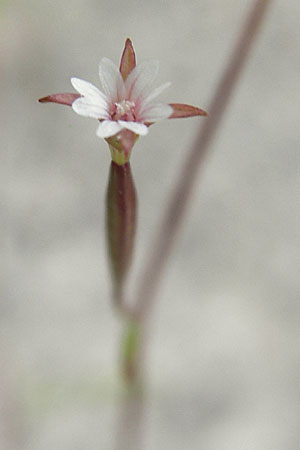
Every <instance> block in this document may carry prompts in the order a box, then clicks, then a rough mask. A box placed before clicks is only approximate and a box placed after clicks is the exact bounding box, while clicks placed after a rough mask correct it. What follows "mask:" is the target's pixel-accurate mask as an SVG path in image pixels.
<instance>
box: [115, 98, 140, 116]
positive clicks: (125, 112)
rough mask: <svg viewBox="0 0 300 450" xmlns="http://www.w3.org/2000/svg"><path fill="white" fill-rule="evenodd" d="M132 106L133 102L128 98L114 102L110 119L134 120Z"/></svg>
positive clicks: (133, 105) (133, 106)
mask: <svg viewBox="0 0 300 450" xmlns="http://www.w3.org/2000/svg"><path fill="white" fill-rule="evenodd" d="M134 108H135V104H134V102H131V101H130V100H122V101H121V102H118V103H115V104H114V106H113V111H112V119H113V120H126V121H135V115H134Z"/></svg>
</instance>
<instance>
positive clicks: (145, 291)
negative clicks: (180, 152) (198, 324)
mask: <svg viewBox="0 0 300 450" xmlns="http://www.w3.org/2000/svg"><path fill="white" fill-rule="evenodd" d="M271 1H272V0H257V1H255V3H254V4H253V7H252V9H251V10H250V13H249V16H248V18H247V20H246V23H245V26H244V27H243V28H242V32H241V36H240V37H239V38H238V40H237V43H236V46H235V48H234V50H233V53H232V56H231V58H230V59H229V62H228V64H227V66H226V67H225V70H224V72H223V75H222V76H221V79H220V82H219V85H218V87H217V89H216V93H215V95H214V97H213V99H212V102H211V106H210V107H209V109H208V111H209V118H208V119H207V120H206V121H205V123H204V124H203V126H202V127H201V129H200V131H199V134H198V136H197V138H196V140H195V143H194V145H193V147H192V149H191V151H190V153H189V155H188V156H187V159H186V161H185V164H184V167H183V169H182V170H181V173H180V175H179V178H178V179H176V187H175V190H174V193H173V195H172V197H171V199H170V203H169V206H168V207H167V209H166V213H165V215H164V217H163V220H162V223H161V226H160V228H159V231H158V234H157V235H156V236H155V238H154V241H153V243H152V245H151V251H150V257H149V258H147V260H146V263H145V266H144V271H143V273H142V276H141V277H140V283H139V284H138V286H137V290H136V295H135V297H134V300H135V303H134V307H133V308H131V309H128V308H127V309H126V310H125V318H126V320H125V321H126V323H127V328H126V330H125V334H124V339H123V351H122V367H123V377H124V379H125V380H126V381H127V387H128V392H127V397H126V399H125V402H124V408H123V409H122V411H121V416H120V420H119V430H118V433H117V443H116V444H117V445H116V450H126V449H128V450H129V449H130V450H141V448H142V444H141V430H142V420H141V416H142V411H143V404H144V401H143V383H142V382H143V364H142V363H143V361H144V358H145V337H146V334H147V332H146V331H148V326H147V324H148V322H149V318H150V316H151V314H150V312H151V310H152V308H153V304H154V299H155V293H156V290H157V288H158V285H159V281H160V279H161V277H162V275H163V271H164V269H165V267H166V264H167V262H168V257H169V255H170V252H171V250H172V247H173V246H174V244H175V242H176V237H177V235H178V232H179V230H180V226H181V225H182V223H183V220H184V218H185V215H186V213H187V207H188V204H189V202H190V201H191V196H192V193H193V188H194V186H195V182H196V180H197V176H198V173H199V169H200V168H201V165H202V162H203V159H204V156H205V155H206V153H207V151H208V149H209V147H210V145H211V143H212V141H213V138H214V136H215V134H216V132H217V130H218V128H219V126H220V123H221V120H222V118H223V116H224V112H225V109H226V106H227V105H228V103H229V100H230V97H231V95H232V93H233V90H234V88H235V86H236V84H237V81H238V78H239V75H240V73H241V71H242V69H243V66H244V65H245V63H246V61H247V58H248V55H249V51H250V49H251V45H252V44H253V42H254V40H255V37H256V36H257V33H258V30H259V26H260V25H261V23H262V21H263V18H264V15H265V13H266V10H267V7H269V5H270V3H271Z"/></svg>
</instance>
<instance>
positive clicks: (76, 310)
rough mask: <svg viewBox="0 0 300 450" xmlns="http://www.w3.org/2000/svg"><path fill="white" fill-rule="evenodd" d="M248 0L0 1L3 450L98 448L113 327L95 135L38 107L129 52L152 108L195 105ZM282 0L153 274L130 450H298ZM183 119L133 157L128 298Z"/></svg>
mask: <svg viewBox="0 0 300 450" xmlns="http://www.w3.org/2000/svg"><path fill="white" fill-rule="evenodd" d="M250 4H251V1H248V0H247V1H242V0H226V1H225V0H188V1H180V0H172V1H171V0H165V1H158V0H152V1H148V2H143V1H137V0H136V1H134V0H116V1H113V0H112V1H104V0H71V1H68V2H67V1H62V0H52V1H49V0H17V1H13V0H10V1H9V0H7V1H2V2H1V3H0V25H1V26H0V85H1V86H0V87H1V91H0V92H1V104H0V108H1V112H0V114H1V115H0V117H1V150H2V151H1V166H0V172H1V173H0V176H1V178H0V179H1V210H2V218H3V226H2V228H3V230H4V240H3V241H2V246H3V254H4V259H3V266H2V268H1V269H2V270H1V273H2V276H3V279H2V296H1V336H2V338H1V348H0V352H1V353H0V359H1V371H0V378H1V379H0V391H1V400H2V403H1V405H2V406H1V408H2V409H1V413H0V414H1V428H0V434H1V439H0V448H1V449H3V450H21V449H22V450H23V449H24V450H54V449H55V450H99V449H101V450H102V449H104V450H110V449H112V448H113V444H112V442H113V440H114V439H113V437H114V433H115V432H114V428H115V419H116V417H115V416H116V413H117V410H118V407H119V387H118V386H119V385H118V376H117V358H118V339H119V336H120V325H119V322H118V321H117V319H116V318H115V317H114V315H113V312H112V308H111V305H110V280H109V273H108V270H107V267H106V254H105V241H104V225H103V223H104V203H103V199H104V195H105V189H106V183H107V175H108V168H109V164H110V155H109V152H108V149H107V146H106V144H105V142H103V141H101V140H100V139H99V138H97V137H96V135H95V130H96V127H97V122H96V121H94V120H92V119H84V118H82V117H79V116H77V115H75V114H74V113H73V112H72V110H71V109H70V108H67V107H63V106H58V105H40V104H38V103H37V101H36V100H37V98H39V97H41V96H44V95H46V94H49V93H54V92H64V91H72V88H71V86H70V82H69V78H70V76H78V77H82V78H84V79H87V80H89V81H91V82H93V83H95V84H97V83H98V78H97V66H98V62H99V60H100V58H101V57H103V56H107V57H109V58H111V59H113V60H114V61H115V62H117V63H118V62H119V58H120V54H121V51H122V48H123V45H124V40H125V38H126V37H127V36H129V37H131V38H132V40H133V43H134V46H135V49H136V53H137V58H138V61H141V60H143V59H148V58H153V57H154V58H157V59H159V60H160V63H161V64H160V67H161V69H160V75H159V79H158V80H157V84H160V83H162V82H165V81H168V80H171V81H172V87H171V88H170V89H169V91H168V92H166V94H165V95H164V98H165V100H167V101H173V102H176V101H177V102H186V103H191V104H195V105H198V106H201V107H204V108H207V107H208V105H209V102H210V99H211V98H212V95H213V93H214V89H215V87H216V84H217V81H218V79H219V76H220V71H221V69H222V67H223V65H224V64H225V63H226V61H227V59H228V56H229V53H230V50H231V48H232V44H233V42H234V41H235V39H236V38H237V36H238V32H239V30H240V28H241V24H242V22H241V21H242V19H243V18H244V17H245V14H246V12H247V11H248V7H249V6H250ZM299 13H300V5H299V0H285V1H277V2H276V1H275V2H274V3H273V7H272V9H271V10H270V13H269V14H268V16H267V19H266V22H265V24H264V28H263V30H262V32H261V33H260V35H259V38H258V40H257V42H256V45H255V48H254V50H253V52H252V53H251V58H250V60H249V62H248V64H247V67H246V70H245V71H244V72H243V76H242V78H241V81H240V83H239V85H238V88H237V90H236V91H235V95H234V97H233V99H232V102H231V104H230V107H229V109H228V110H227V114H226V119H225V121H224V122H223V124H222V128H221V129H220V130H219V133H218V138H217V140H216V141H215V144H214V146H213V152H212V153H211V154H210V156H209V158H208V159H207V161H206V166H205V170H203V171H202V177H201V179H199V185H198V188H197V192H196V193H195V196H194V198H193V202H192V208H191V210H190V215H189V218H188V220H186V222H185V227H184V230H183V231H184V233H183V234H182V236H181V239H180V241H179V242H178V245H177V247H176V250H175V252H174V254H173V259H172V262H171V264H170V265H169V267H168V270H167V273H166V275H165V276H164V280H163V286H162V289H161V291H160V295H159V299H158V300H159V301H158V307H157V309H156V310H155V317H154V320H153V327H152V333H153V341H152V346H151V359H150V361H149V364H148V368H149V373H148V378H149V400H148V410H147V415H146V425H147V427H146V428H147V430H146V445H145V449H146V450H157V449H165V450H168V449H172V450H182V449H185V450H199V449H203V450H299V449H300V431H299V416H300V384H299V370H300V348H299V344H300V323H299V320H300V308H299V294H300V283H299V269H300V260H299V244H300V238H299V223H300V222H299V219H300V210H299V197H300V176H299V168H300V164H299V163H300V153H299V148H298V147H299V101H300V96H299V92H300V88H299V74H300V53H299V42H300V27H299V20H300V15H299ZM201 120H204V119H198V118H194V119H190V120H185V121H184V120H182V121H166V122H165V123H161V124H157V125H156V126H155V127H154V126H153V128H151V131H150V134H149V136H147V137H146V138H141V139H140V141H139V142H138V144H137V145H136V147H135V148H134V151H133V157H132V170H133V173H134V177H135V181H136V186H137V189H138V193H139V200H140V207H139V232H138V243H137V251H136V260H135V264H134V268H133V274H132V275H133V277H132V280H131V288H130V289H131V291H132V286H133V284H134V280H135V279H136V277H137V276H138V273H139V269H140V266H141V264H142V261H143V260H144V257H145V254H146V252H147V249H148V248H149V245H151V244H150V243H151V237H152V236H153V232H154V230H155V227H156V225H157V224H158V223H159V217H160V214H161V212H162V210H163V209H164V205H165V203H166V200H167V199H168V198H169V196H170V194H171V192H172V189H173V186H174V183H176V176H177V173H178V171H179V170H180V167H181V163H182V161H183V158H184V157H185V154H186V152H187V150H188V149H189V148H190V146H191V144H192V142H193V139H194V136H195V133H196V131H197V127H198V125H199V123H200V122H201Z"/></svg>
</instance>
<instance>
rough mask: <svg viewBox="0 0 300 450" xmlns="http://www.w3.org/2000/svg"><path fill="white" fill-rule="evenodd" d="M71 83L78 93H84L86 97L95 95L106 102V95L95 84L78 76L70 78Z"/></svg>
mask: <svg viewBox="0 0 300 450" xmlns="http://www.w3.org/2000/svg"><path fill="white" fill-rule="evenodd" d="M71 83H72V86H73V87H74V89H76V91H77V92H79V94H80V95H84V96H87V97H95V99H96V98H97V99H98V98H99V99H101V100H102V101H103V102H107V99H106V96H105V95H104V94H103V92H101V91H100V90H99V89H98V88H96V86H94V85H93V84H92V83H89V82H88V81H84V80H81V79H80V78H74V77H72V78H71Z"/></svg>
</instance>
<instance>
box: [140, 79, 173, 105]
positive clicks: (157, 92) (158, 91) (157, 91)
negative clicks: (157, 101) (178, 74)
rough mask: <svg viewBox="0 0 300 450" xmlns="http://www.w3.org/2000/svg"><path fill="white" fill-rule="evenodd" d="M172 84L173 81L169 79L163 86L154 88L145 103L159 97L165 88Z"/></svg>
mask: <svg viewBox="0 0 300 450" xmlns="http://www.w3.org/2000/svg"><path fill="white" fill-rule="evenodd" d="M170 86H171V82H170V81H168V82H167V83H165V84H162V85H161V86H159V87H157V88H156V89H154V90H153V91H152V92H151V94H150V95H148V97H147V98H146V99H145V103H149V102H151V101H152V100H153V99H154V98H156V97H158V96H159V95H160V94H161V93H162V92H163V91H164V90H165V89H167V88H168V87H170Z"/></svg>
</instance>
